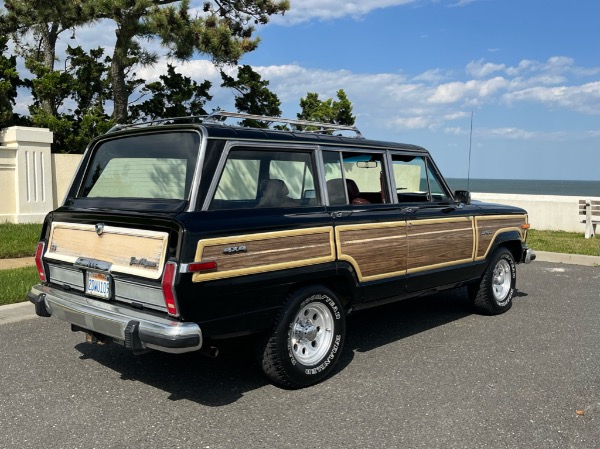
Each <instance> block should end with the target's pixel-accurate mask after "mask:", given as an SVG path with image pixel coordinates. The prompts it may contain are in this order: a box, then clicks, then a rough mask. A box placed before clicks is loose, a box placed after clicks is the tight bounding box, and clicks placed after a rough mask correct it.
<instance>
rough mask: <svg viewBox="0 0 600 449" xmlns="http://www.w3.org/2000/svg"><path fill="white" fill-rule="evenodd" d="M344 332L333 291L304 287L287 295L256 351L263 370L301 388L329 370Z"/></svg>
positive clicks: (342, 313) (280, 381)
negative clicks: (264, 340) (271, 327)
mask: <svg viewBox="0 0 600 449" xmlns="http://www.w3.org/2000/svg"><path fill="white" fill-rule="evenodd" d="M345 333H346V314H345V310H344V308H343V307H342V305H341V303H340V301H339V300H338V299H337V297H336V296H335V295H334V294H333V292H332V291H331V290H329V289H327V288H325V287H323V286H310V287H304V288H301V289H299V290H296V291H295V292H293V293H292V294H291V295H290V296H289V297H288V299H287V301H286V304H285V306H284V307H283V310H282V311H281V314H280V315H279V318H278V319H277V322H276V324H275V328H274V330H273V332H272V333H271V334H270V336H269V338H268V340H267V342H266V344H264V345H263V346H262V348H261V350H260V351H259V357H260V362H261V365H262V368H263V371H264V373H265V374H266V375H267V376H268V377H269V378H270V379H271V380H272V381H273V382H274V383H277V384H279V385H282V386H284V387H287V388H302V387H307V386H309V385H313V384H315V383H317V382H320V381H321V380H323V379H324V378H325V377H327V376H328V375H329V374H331V372H332V370H333V368H334V366H335V364H336V362H337V360H338V359H339V357H340V355H341V352H342V346H343V344H344V337H345Z"/></svg>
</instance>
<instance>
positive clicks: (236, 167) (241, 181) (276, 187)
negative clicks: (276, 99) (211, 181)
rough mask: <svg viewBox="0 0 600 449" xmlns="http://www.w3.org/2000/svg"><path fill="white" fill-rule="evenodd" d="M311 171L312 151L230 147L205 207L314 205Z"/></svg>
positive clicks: (314, 193) (315, 196)
mask: <svg viewBox="0 0 600 449" xmlns="http://www.w3.org/2000/svg"><path fill="white" fill-rule="evenodd" d="M314 173H315V170H314V162H313V154H312V152H308V151H289V150H285V151H283V150H282V151H278V150H261V149H256V150H254V149H239V150H237V149H234V150H232V151H230V152H229V155H228V157H227V161H226V162H225V166H224V168H223V171H222V173H221V174H220V177H219V180H218V183H217V185H216V189H215V194H214V196H213V199H212V201H211V203H210V206H209V209H210V210H216V209H239V208H254V207H259V208H261V207H302V206H313V205H318V204H320V202H319V200H318V197H317V194H316V189H315V176H314Z"/></svg>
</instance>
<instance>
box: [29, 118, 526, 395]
mask: <svg viewBox="0 0 600 449" xmlns="http://www.w3.org/2000/svg"><path fill="white" fill-rule="evenodd" d="M225 119H228V120H231V119H243V120H246V121H248V120H254V121H255V123H256V121H262V122H267V123H271V122H275V121H278V122H283V123H285V127H286V128H288V127H289V128H291V129H293V130H291V131H290V130H273V129H260V128H247V127H241V126H227V125H225V123H224V120H225ZM181 122H182V120H179V119H177V120H170V121H169V120H165V121H163V122H160V123H150V124H145V125H143V126H140V125H133V126H125V127H119V128H117V129H115V130H112V131H111V132H109V133H107V134H106V135H104V136H101V137H99V138H97V139H95V140H94V141H93V142H92V143H91V144H90V146H89V147H88V149H87V151H86V153H85V155H84V156H83V159H82V162H81V165H80V167H79V169H78V171H77V173H76V174H75V177H74V179H73V182H72V185H71V187H70V190H69V191H68V194H67V197H66V200H65V202H64V205H63V206H61V207H59V208H58V209H57V210H55V211H53V212H51V213H50V214H48V216H47V218H46V220H45V223H44V226H43V230H42V236H41V239H40V242H39V245H38V248H37V253H36V262H37V267H38V271H39V275H40V278H41V283H40V284H39V285H36V286H34V287H33V288H32V290H31V293H30V294H29V298H30V300H31V301H32V302H33V303H34V304H35V307H36V312H37V314H38V315H40V316H51V315H52V316H56V317H57V318H59V319H61V320H64V321H67V322H68V323H71V328H72V329H73V330H75V331H82V332H85V333H86V334H87V338H88V341H91V342H96V341H114V342H117V343H121V344H123V345H125V347H127V348H129V349H131V350H132V351H133V352H134V353H141V352H144V351H147V350H149V349H155V350H159V351H166V352H172V353H181V352H187V351H196V350H199V351H202V352H208V353H213V354H214V353H216V348H215V346H216V345H217V344H218V341H219V340H220V339H223V338H227V337H234V336H243V335H251V334H258V335H260V336H261V338H258V339H257V340H258V341H260V347H259V351H258V352H259V354H260V363H261V365H262V368H263V370H264V372H265V373H266V375H267V376H268V377H269V378H270V379H271V380H272V381H274V382H275V383H278V384H280V385H284V386H286V387H290V388H298V387H304V386H308V385H311V384H314V383H316V382H318V381H320V380H322V379H323V378H324V377H326V376H327V375H328V374H330V373H331V372H332V369H333V367H334V365H335V363H336V361H337V360H338V358H339V357H340V354H341V352H342V347H343V344H344V337H345V334H346V329H345V320H346V316H347V315H348V314H349V313H352V312H354V311H357V310H360V309H362V308H366V307H370V306H373V305H377V304H382V303H385V302H389V301H395V300H400V299H403V298H409V297H413V296H417V295H422V294H424V293H428V292H435V291H439V290H442V289H448V288H454V287H462V286H466V287H467V288H466V291H467V292H468V295H469V296H470V297H471V298H472V300H473V303H474V306H475V307H476V308H477V309H478V310H479V311H481V312H483V313H487V314H498V313H502V312H505V311H506V310H508V309H509V308H510V307H511V301H512V297H513V292H514V289H515V282H516V269H515V264H516V263H520V262H526V263H527V262H530V261H531V260H533V259H534V258H535V255H534V253H533V251H531V250H530V249H528V248H527V246H526V244H525V239H526V235H527V229H528V227H529V225H528V222H527V213H526V212H525V211H524V210H522V209H518V208H515V207H508V206H500V205H491V204H483V203H474V204H471V203H470V197H469V193H468V192H465V191H460V192H456V193H452V192H451V191H450V190H449V188H448V186H447V184H446V182H445V181H444V178H443V177H442V176H441V174H440V172H439V171H438V169H437V167H436V165H435V163H434V162H433V160H432V159H431V156H430V154H429V153H428V152H427V151H426V150H425V149H423V148H421V147H418V146H414V145H404V144H397V143H389V142H380V141H374V140H368V139H364V138H363V137H362V136H361V135H360V133H359V132H358V130H357V129H356V128H354V127H345V126H337V125H327V124H319V123H313V122H303V121H298V120H285V119H280V118H271V117H259V116H244V115H241V114H235V113H224V112H218V113H216V114H214V115H212V116H208V117H205V118H202V119H195V120H194V119H190V120H187V122H186V123H181ZM348 131H350V132H353V133H354V134H356V135H355V136H354V137H344V136H339V135H335V134H336V133H347V132H348Z"/></svg>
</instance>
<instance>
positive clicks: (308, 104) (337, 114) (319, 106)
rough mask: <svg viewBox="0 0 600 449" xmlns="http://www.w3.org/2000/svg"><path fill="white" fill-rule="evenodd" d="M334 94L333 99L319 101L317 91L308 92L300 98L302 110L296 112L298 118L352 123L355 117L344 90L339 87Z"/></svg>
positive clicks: (343, 123)
mask: <svg viewBox="0 0 600 449" xmlns="http://www.w3.org/2000/svg"><path fill="white" fill-rule="evenodd" d="M336 96H337V100H335V101H334V100H333V99H332V98H329V99H327V100H325V101H321V100H319V95H318V94H317V93H314V92H308V93H307V94H306V98H301V99H300V108H301V109H302V111H301V112H300V113H298V114H297V116H298V118H299V119H301V120H313V121H317V122H323V123H334V124H337V125H350V126H351V125H354V122H355V120H356V117H355V116H353V115H352V103H351V102H350V100H348V97H347V96H346V92H344V90H343V89H340V90H338V91H337V92H336Z"/></svg>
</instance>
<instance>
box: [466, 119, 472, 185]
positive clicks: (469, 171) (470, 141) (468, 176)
mask: <svg viewBox="0 0 600 449" xmlns="http://www.w3.org/2000/svg"><path fill="white" fill-rule="evenodd" d="M472 142H473V111H471V131H470V132H469V168H467V191H469V183H470V182H471V143H472Z"/></svg>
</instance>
